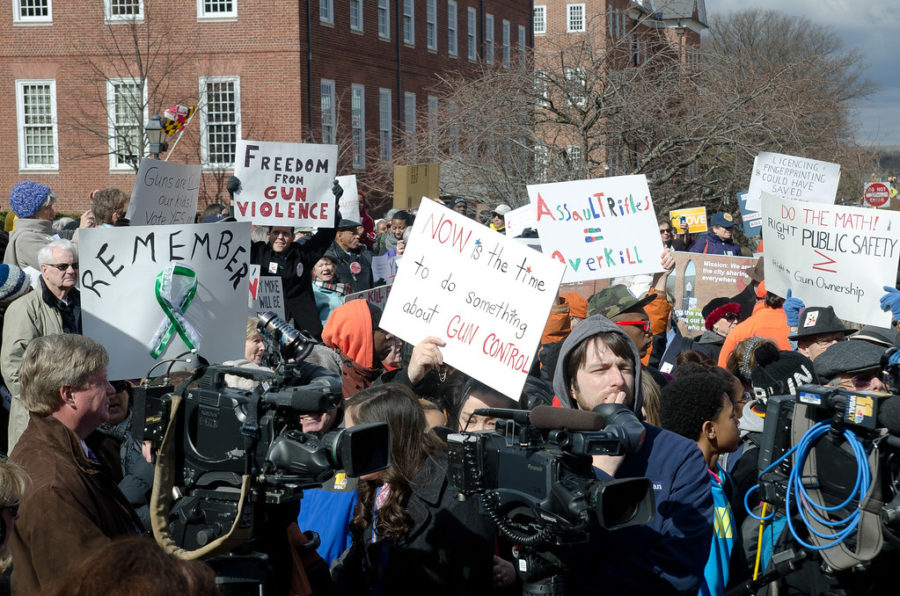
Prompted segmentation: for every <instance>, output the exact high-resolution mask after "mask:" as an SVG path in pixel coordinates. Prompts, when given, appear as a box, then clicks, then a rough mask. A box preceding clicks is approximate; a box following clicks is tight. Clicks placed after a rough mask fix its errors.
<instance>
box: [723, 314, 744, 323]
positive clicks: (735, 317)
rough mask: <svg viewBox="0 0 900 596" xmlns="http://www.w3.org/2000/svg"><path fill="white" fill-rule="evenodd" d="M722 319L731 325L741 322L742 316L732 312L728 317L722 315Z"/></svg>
mask: <svg viewBox="0 0 900 596" xmlns="http://www.w3.org/2000/svg"><path fill="white" fill-rule="evenodd" d="M722 318H723V319H725V320H726V321H728V322H729V323H734V322H735V321H738V320H740V318H741V315H739V314H737V313H736V312H730V313H728V314H727V315H722Z"/></svg>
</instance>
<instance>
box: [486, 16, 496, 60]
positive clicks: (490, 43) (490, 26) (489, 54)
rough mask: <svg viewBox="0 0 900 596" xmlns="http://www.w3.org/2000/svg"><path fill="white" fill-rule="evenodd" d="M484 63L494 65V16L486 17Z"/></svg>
mask: <svg viewBox="0 0 900 596" xmlns="http://www.w3.org/2000/svg"><path fill="white" fill-rule="evenodd" d="M484 61H485V62H486V63H488V64H493V63H494V15H492V14H485V15H484Z"/></svg>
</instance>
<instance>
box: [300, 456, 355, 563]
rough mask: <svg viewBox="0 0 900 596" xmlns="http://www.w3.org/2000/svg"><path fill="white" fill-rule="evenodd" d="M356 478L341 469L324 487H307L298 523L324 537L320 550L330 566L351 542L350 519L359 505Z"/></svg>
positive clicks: (303, 528) (317, 550)
mask: <svg viewBox="0 0 900 596" xmlns="http://www.w3.org/2000/svg"><path fill="white" fill-rule="evenodd" d="M356 497H357V491H356V479H355V478H348V477H347V475H346V474H344V473H343V472H338V473H337V474H336V475H335V477H334V478H332V479H331V480H330V481H329V482H328V483H327V484H326V485H325V486H323V487H322V488H310V489H304V490H303V499H301V501H300V514H299V515H298V516H297V525H298V526H300V529H301V530H303V531H306V530H312V531H313V532H316V533H318V534H319V539H320V540H321V541H322V542H321V544H320V545H319V548H317V549H316V552H317V553H319V556H320V557H322V558H323V559H325V562H326V563H328V565H329V566H330V565H331V563H332V561H334V560H335V559H337V558H338V557H340V556H341V553H343V552H344V551H345V550H346V549H347V547H348V546H350V520H352V519H353V508H354V507H356Z"/></svg>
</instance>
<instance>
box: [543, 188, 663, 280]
mask: <svg viewBox="0 0 900 596" xmlns="http://www.w3.org/2000/svg"><path fill="white" fill-rule="evenodd" d="M528 197H529V198H530V199H531V203H532V204H533V205H534V206H535V208H536V210H537V215H536V220H537V227H538V234H539V235H540V237H541V247H542V249H543V252H544V254H546V255H550V256H551V257H552V258H554V259H556V260H557V261H559V262H561V263H564V264H565V265H566V272H565V276H564V277H563V281H566V282H572V281H588V280H592V279H603V278H609V277H619V276H624V275H637V274H639V273H656V272H657V271H662V266H661V265H660V263H659V255H660V254H661V253H662V249H663V245H662V240H661V239H660V237H659V227H658V226H657V223H656V213H655V211H654V210H653V201H652V200H651V199H650V189H649V188H648V187H647V178H646V177H644V176H618V177H614V178H597V179H595V180H577V181H574V182H556V183H553V184H538V185H533V186H529V187H528Z"/></svg>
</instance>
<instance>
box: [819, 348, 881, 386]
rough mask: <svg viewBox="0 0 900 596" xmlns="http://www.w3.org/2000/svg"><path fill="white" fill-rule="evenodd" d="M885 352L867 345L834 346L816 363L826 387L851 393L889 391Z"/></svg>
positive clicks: (820, 377)
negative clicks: (885, 379)
mask: <svg viewBox="0 0 900 596" xmlns="http://www.w3.org/2000/svg"><path fill="white" fill-rule="evenodd" d="M883 354H884V348H882V347H881V346H877V345H875V344H871V343H869V342H865V341H852V342H851V341H842V342H838V343H836V344H832V345H831V346H830V347H829V348H828V349H827V350H825V351H824V352H822V354H821V355H820V356H819V357H818V358H816V360H815V362H813V366H814V367H815V370H816V374H817V375H818V376H819V381H820V382H821V383H822V384H824V385H830V386H832V387H842V388H844V389H849V390H850V391H885V390H886V389H887V388H886V387H885V386H884V382H883V381H882V380H881V357H882V355H883Z"/></svg>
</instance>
